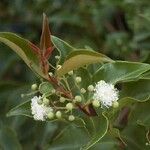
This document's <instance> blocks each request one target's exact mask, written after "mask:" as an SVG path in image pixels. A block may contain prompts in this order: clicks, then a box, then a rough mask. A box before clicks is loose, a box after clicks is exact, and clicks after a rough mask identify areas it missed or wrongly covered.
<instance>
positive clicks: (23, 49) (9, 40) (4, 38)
mask: <svg viewBox="0 0 150 150" xmlns="http://www.w3.org/2000/svg"><path fill="white" fill-rule="evenodd" d="M0 42H2V43H4V44H5V45H7V46H9V47H10V48H11V49H12V50H13V51H15V52H16V53H17V54H18V55H19V56H20V57H21V58H22V59H23V60H24V62H25V63H26V64H27V65H28V66H29V67H30V68H31V69H32V70H33V71H34V72H35V73H36V74H38V75H39V76H41V77H43V78H45V79H47V76H46V75H45V74H44V73H43V71H42V69H41V67H40V66H41V65H40V62H39V58H38V55H36V53H35V52H34V51H33V49H32V48H31V46H30V45H32V43H31V42H30V41H28V40H26V39H23V38H21V37H19V36H17V35H16V34H13V33H7V32H1V33H0Z"/></svg>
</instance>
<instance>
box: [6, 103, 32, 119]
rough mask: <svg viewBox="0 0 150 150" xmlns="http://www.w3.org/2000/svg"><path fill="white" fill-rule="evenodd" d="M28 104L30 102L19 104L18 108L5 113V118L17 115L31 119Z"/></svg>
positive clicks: (29, 104) (29, 105)
mask: <svg viewBox="0 0 150 150" xmlns="http://www.w3.org/2000/svg"><path fill="white" fill-rule="evenodd" d="M30 102H31V101H30V100H27V101H25V102H24V103H22V104H19V105H18V106H16V107H14V108H12V109H11V110H10V111H9V112H8V113H7V117H11V116H18V115H22V116H27V117H32V115H31V103H30Z"/></svg>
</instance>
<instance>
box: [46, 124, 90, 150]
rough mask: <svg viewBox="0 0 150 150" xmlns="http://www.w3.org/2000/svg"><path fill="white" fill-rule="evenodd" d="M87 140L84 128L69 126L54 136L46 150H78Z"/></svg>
mask: <svg viewBox="0 0 150 150" xmlns="http://www.w3.org/2000/svg"><path fill="white" fill-rule="evenodd" d="M88 138H89V137H88V136H87V134H86V132H85V131H84V128H79V127H76V126H73V125H69V126H67V127H66V128H64V129H62V131H61V132H60V133H59V134H58V135H56V137H55V138H54V139H53V142H52V143H51V144H50V146H49V148H48V150H80V148H81V146H82V145H83V144H86V142H87V141H88Z"/></svg>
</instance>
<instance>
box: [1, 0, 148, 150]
mask: <svg viewBox="0 0 150 150" xmlns="http://www.w3.org/2000/svg"><path fill="white" fill-rule="evenodd" d="M43 12H45V13H46V14H47V16H48V18H49V22H50V28H51V32H52V34H53V35H55V36H58V37H59V38H61V39H64V40H66V41H67V42H68V43H70V44H72V45H74V46H75V47H77V48H83V47H90V48H92V49H94V50H96V51H99V52H102V53H105V54H106V55H108V56H110V57H111V58H113V59H119V60H130V61H141V62H147V63H149V62H150V52H149V49H150V43H149V41H150V28H149V26H150V4H149V0H142V1H141V0H1V1H0V31H7V32H8V31H9V32H15V33H17V34H19V35H21V36H23V37H24V38H27V39H29V40H30V41H32V42H33V43H35V44H37V45H38V44H39V40H40V34H41V24H42V13H43ZM36 81H37V78H35V76H34V74H33V73H32V72H31V71H30V70H29V69H28V68H27V67H26V65H25V64H24V63H23V62H22V60H21V59H20V58H19V57H18V56H17V55H16V54H15V53H13V52H12V51H11V50H10V49H9V48H7V47H6V46H4V45H2V44H0V112H1V113H0V148H4V149H8V150H9V149H14V150H16V149H20V147H22V148H23V149H42V148H43V147H45V146H46V145H47V144H48V143H47V138H49V139H50V137H51V136H52V135H53V134H54V133H53V132H54V131H55V128H56V126H54V125H52V124H49V123H47V124H46V123H44V124H42V125H41V123H38V122H35V121H32V119H28V118H26V117H12V118H8V117H6V113H7V112H8V110H10V109H11V108H13V107H14V106H15V105H17V104H19V103H21V102H23V101H24V99H22V98H21V97H20V94H21V93H27V92H28V91H29V90H30V84H32V83H35V82H36ZM37 132H38V133H37ZM8 139H9V140H8ZM6 140H7V141H6ZM31 141H33V142H31ZM14 145H15V146H16V147H14Z"/></svg>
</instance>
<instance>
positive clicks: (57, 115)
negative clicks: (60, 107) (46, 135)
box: [56, 111, 62, 119]
mask: <svg viewBox="0 0 150 150" xmlns="http://www.w3.org/2000/svg"><path fill="white" fill-rule="evenodd" d="M56 117H57V118H58V119H60V118H61V117H62V114H61V111H57V112H56Z"/></svg>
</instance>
